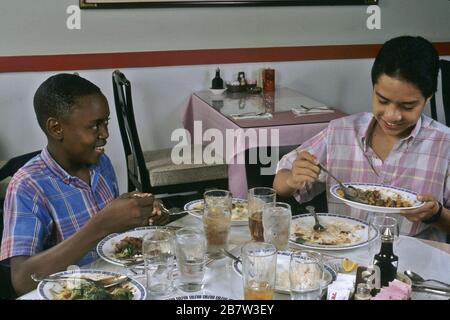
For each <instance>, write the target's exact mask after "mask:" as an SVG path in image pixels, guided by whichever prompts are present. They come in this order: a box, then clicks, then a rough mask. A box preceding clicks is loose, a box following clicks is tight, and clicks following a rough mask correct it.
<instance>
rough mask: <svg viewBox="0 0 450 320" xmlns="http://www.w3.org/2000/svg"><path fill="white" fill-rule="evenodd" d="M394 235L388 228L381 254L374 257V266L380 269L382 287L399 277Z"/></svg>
mask: <svg viewBox="0 0 450 320" xmlns="http://www.w3.org/2000/svg"><path fill="white" fill-rule="evenodd" d="M393 245H394V235H393V234H392V232H391V230H390V229H389V228H386V230H385V231H384V233H383V234H382V235H381V249H380V252H379V253H377V254H376V255H375V256H374V265H376V266H378V267H379V268H380V274H381V286H388V285H389V282H390V281H393V280H394V279H395V278H396V277H397V267H398V256H396V255H395V254H394V250H393Z"/></svg>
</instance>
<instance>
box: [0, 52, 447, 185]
mask: <svg viewBox="0 0 450 320" xmlns="http://www.w3.org/2000/svg"><path fill="white" fill-rule="evenodd" d="M447 58H449V57H447ZM371 65H372V59H358V60H339V61H303V62H280V63H271V64H264V63H257V64H256V63H255V64H241V65H239V64H234V65H232V64H230V65H223V66H220V67H221V69H222V76H223V78H224V79H225V80H232V79H235V78H236V75H237V72H238V71H245V72H246V74H247V77H248V78H253V79H255V78H256V76H257V74H256V72H257V70H258V69H260V68H261V67H268V66H271V67H273V68H275V69H276V77H277V78H276V83H277V85H278V86H285V87H290V88H293V89H296V90H298V91H300V92H302V93H304V94H306V95H308V96H310V97H312V98H314V99H316V100H318V101H321V102H324V103H326V104H327V105H329V106H332V107H336V108H338V109H341V110H342V111H344V112H347V113H349V114H350V113H355V112H360V111H369V110H370V96H371V81H370V68H371ZM216 67H217V66H216V65H204V66H180V67H160V68H139V69H138V68H136V69H122V71H123V72H124V73H125V75H126V76H127V78H128V79H129V80H130V81H131V82H132V91H133V99H134V107H135V114H136V121H137V125H138V131H139V135H140V138H141V144H142V146H143V148H144V149H155V148H162V147H169V146H172V145H174V143H172V142H171V141H170V136H171V133H172V131H173V130H174V129H176V128H180V127H182V125H181V117H182V112H183V108H184V107H185V106H186V104H187V102H188V99H189V96H190V94H191V93H192V92H194V91H197V90H203V89H206V88H208V86H209V84H210V79H211V78H212V77H213V76H214V70H215V68H216ZM112 71H113V70H112V69H111V70H95V71H83V70H80V71H79V73H80V75H81V76H83V77H86V78H87V79H89V80H91V81H93V82H94V83H96V84H97V85H98V86H99V87H100V88H101V89H102V91H103V92H104V93H105V95H106V97H107V98H108V101H109V104H110V110H111V125H110V138H109V141H108V144H107V147H106V151H107V153H108V155H109V156H110V157H111V158H112V161H113V164H114V167H115V168H116V171H117V175H118V179H119V183H120V187H121V190H122V191H124V190H125V189H126V182H125V162H124V156H123V149H122V143H121V140H120V133H119V128H118V125H117V119H116V115H115V109H114V99H113V94H112V84H111V74H112ZM53 74H54V72H49V73H44V72H42V73H41V72H40V73H3V74H1V73H0V88H1V91H0V159H8V158H10V157H12V156H14V155H18V154H22V153H26V152H29V151H33V150H37V149H40V148H42V147H43V146H44V145H45V142H46V141H45V137H44V134H43V133H41V131H40V129H39V127H38V125H37V122H36V120H35V115H34V111H33V95H34V92H35V91H36V89H37V87H38V86H39V84H40V83H41V82H42V81H44V80H45V79H46V78H47V77H49V76H50V75H53ZM438 103H439V104H440V103H441V102H440V100H438Z"/></svg>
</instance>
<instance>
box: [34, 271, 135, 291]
mask: <svg viewBox="0 0 450 320" xmlns="http://www.w3.org/2000/svg"><path fill="white" fill-rule="evenodd" d="M31 279H33V280H34V281H36V282H41V281H50V282H61V281H77V280H85V281H88V282H90V283H92V284H94V285H96V286H101V287H103V288H110V287H114V286H116V285H118V284H121V283H123V282H125V281H128V277H127V276H125V275H122V276H111V277H106V278H101V279H92V278H87V277H76V276H68V277H64V276H61V277H57V276H39V275H37V274H36V273H33V274H32V275H31Z"/></svg>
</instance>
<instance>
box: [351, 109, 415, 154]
mask: <svg viewBox="0 0 450 320" xmlns="http://www.w3.org/2000/svg"><path fill="white" fill-rule="evenodd" d="M367 122H368V124H367V125H366V126H361V128H362V129H361V130H360V131H359V132H358V138H359V141H361V145H362V146H363V149H364V151H367V148H368V142H369V138H370V135H371V134H372V131H373V129H374V127H375V125H376V120H375V117H374V116H372V117H371V118H369V119H368V120H367ZM422 126H423V115H422V116H420V118H419V120H417V123H416V125H415V127H414V129H413V130H412V131H411V133H410V134H409V135H408V136H407V137H405V138H403V139H401V140H400V141H405V142H406V143H407V144H408V145H410V144H411V143H413V142H414V139H415V138H416V137H417V135H418V134H419V132H420V129H421V128H422Z"/></svg>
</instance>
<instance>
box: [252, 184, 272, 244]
mask: <svg viewBox="0 0 450 320" xmlns="http://www.w3.org/2000/svg"><path fill="white" fill-rule="evenodd" d="M275 199H276V192H275V190H274V189H272V188H267V187H257V188H253V189H250V190H248V196H247V200H248V226H249V228H250V235H251V237H252V239H253V240H254V241H264V228H263V222H262V212H263V207H264V204H266V203H271V202H275Z"/></svg>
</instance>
